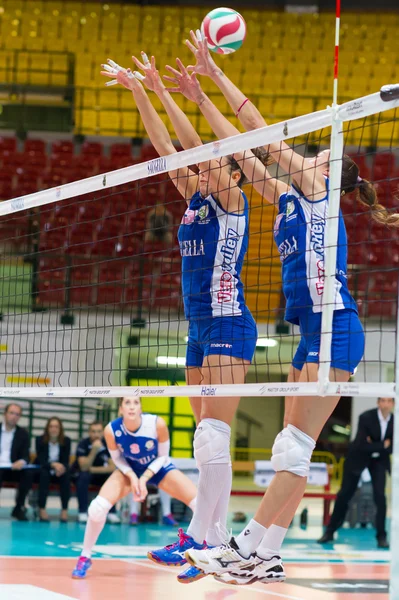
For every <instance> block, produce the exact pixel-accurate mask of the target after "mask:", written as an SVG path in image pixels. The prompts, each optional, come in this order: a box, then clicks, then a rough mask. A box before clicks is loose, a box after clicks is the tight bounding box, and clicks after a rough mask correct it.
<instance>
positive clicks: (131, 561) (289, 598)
mask: <svg viewBox="0 0 399 600" xmlns="http://www.w3.org/2000/svg"><path fill="white" fill-rule="evenodd" d="M121 561H122V562H127V563H129V564H133V565H138V566H139V567H147V568H148V569H155V570H156V571H159V570H161V571H166V572H167V573H172V574H174V575H175V574H177V573H176V569H174V568H173V567H165V566H162V565H159V566H158V565H155V564H154V565H152V564H151V563H150V562H145V561H139V560H135V559H134V558H133V559H129V558H122V559H121ZM221 585H222V584H221ZM226 587H227V586H226ZM239 588H240V586H234V587H233V586H231V589H232V590H236V591H238V589H239ZM244 588H245V591H246V592H256V593H258V594H264V595H266V596H277V597H278V598H285V599H286V600H305V599H304V598H303V597H302V598H300V597H299V596H287V594H280V593H279V592H272V591H271V590H270V591H269V592H268V591H266V590H262V589H260V588H257V587H250V586H249V585H248V586H247V585H246V586H243V588H242V589H244Z"/></svg>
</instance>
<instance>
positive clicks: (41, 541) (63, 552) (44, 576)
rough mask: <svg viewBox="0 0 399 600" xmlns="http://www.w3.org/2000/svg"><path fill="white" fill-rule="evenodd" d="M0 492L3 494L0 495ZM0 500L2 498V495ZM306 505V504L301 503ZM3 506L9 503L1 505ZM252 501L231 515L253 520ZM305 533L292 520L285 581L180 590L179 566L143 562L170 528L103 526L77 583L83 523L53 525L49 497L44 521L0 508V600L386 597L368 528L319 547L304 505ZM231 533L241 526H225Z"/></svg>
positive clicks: (315, 509)
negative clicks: (24, 518) (82, 577)
mask: <svg viewBox="0 0 399 600" xmlns="http://www.w3.org/2000/svg"><path fill="white" fill-rule="evenodd" d="M3 493H4V492H3ZM2 496H3V494H2ZM304 502H305V501H304ZM7 504H8V503H7ZM256 504H257V499H256V498H238V497H233V498H232V501H231V505H230V509H231V511H232V512H233V511H235V510H241V511H242V510H244V511H245V512H246V514H247V516H248V518H249V517H250V516H252V515H253V513H254V510H255V506H256ZM305 505H306V507H307V508H308V509H309V521H308V525H307V527H306V529H303V528H301V527H300V526H299V518H298V517H296V520H295V523H294V525H293V526H292V527H291V528H290V530H289V534H288V537H287V540H286V543H285V545H284V551H283V558H284V562H285V565H286V571H287V582H285V583H284V584H272V585H263V584H259V583H257V584H254V585H252V586H248V587H244V588H243V587H240V588H237V587H235V586H227V585H223V584H220V583H217V582H216V581H214V580H213V578H211V577H207V578H205V579H202V580H201V581H199V582H196V583H193V584H190V587H189V589H188V588H187V586H184V585H181V584H179V583H178V582H177V580H176V574H177V573H178V572H179V570H178V569H174V568H171V567H159V566H157V565H155V564H154V563H152V562H151V561H149V560H148V559H147V558H146V553H147V550H148V549H149V548H154V547H159V546H161V545H165V544H167V543H172V542H173V541H175V540H176V530H175V529H172V528H168V527H164V526H160V525H156V524H141V525H139V526H137V527H130V526H128V525H106V527H105V529H104V531H103V533H102V534H101V537H100V539H99V541H98V544H97V545H96V547H95V552H94V553H93V559H94V561H93V567H92V569H91V570H90V571H89V573H88V576H87V579H86V580H84V581H76V580H73V579H72V578H71V571H72V569H73V567H74V565H75V563H76V559H77V557H78V556H79V554H80V550H81V548H82V540H83V533H84V525H79V524H78V523H77V522H76V521H75V518H76V510H74V509H73V506H72V507H71V508H72V510H71V517H70V522H69V523H67V524H62V523H59V522H58V520H57V519H58V514H59V510H58V507H57V508H55V507H56V506H57V499H51V503H50V509H49V513H50V516H51V518H52V521H51V522H50V523H40V522H34V521H30V522H29V523H19V522H15V521H12V520H11V519H10V518H9V513H10V508H9V506H5V503H4V502H2V506H3V507H2V508H1V509H0V557H1V560H0V598H1V600H111V599H112V600H114V599H117V600H119V599H120V598H123V597H131V596H132V594H134V595H135V596H136V597H137V598H140V600H141V599H144V600H158V599H163V598H165V599H166V598H168V599H169V598H175V599H176V600H183V599H186V596H187V593H189V594H190V600H197V599H198V600H200V599H201V600H202V599H206V600H224V599H225V598H229V599H230V598H231V599H233V598H240V600H241V599H242V600H246V599H248V600H250V599H251V598H254V595H255V594H258V597H259V598H260V597H261V596H264V597H269V598H270V600H273V599H274V600H277V599H280V600H281V599H282V600H284V599H286V600H388V586H389V581H388V580H389V560H390V552H389V551H386V550H377V548H376V543H375V537H374V535H375V534H374V530H373V529H369V528H367V529H353V530H351V529H346V528H343V529H341V531H340V532H339V535H338V537H337V541H336V543H334V544H333V545H330V546H326V547H321V546H319V545H318V544H317V543H316V542H315V540H316V539H317V538H318V537H320V535H321V533H322V527H321V503H320V502H319V501H317V500H316V501H315V500H308V501H307V502H306V504H303V506H305ZM231 526H232V529H233V533H238V532H239V531H240V529H241V527H242V526H241V525H240V524H234V523H233V524H231Z"/></svg>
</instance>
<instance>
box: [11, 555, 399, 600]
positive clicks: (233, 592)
mask: <svg viewBox="0 0 399 600" xmlns="http://www.w3.org/2000/svg"><path fill="white" fill-rule="evenodd" d="M75 562H76V559H71V558H48V557H34V558H30V557H1V559H0V598H1V600H122V599H124V598H126V599H129V600H132V599H133V598H134V599H137V600H158V599H163V598H165V599H169V598H170V599H172V598H173V599H176V600H186V599H187V598H188V597H189V598H190V600H200V599H201V600H224V599H225V598H229V599H231V600H233V599H235V598H237V599H238V598H239V599H240V600H253V599H254V598H259V599H261V598H265V599H266V598H270V600H278V599H280V600H388V578H389V567H388V565H386V564H373V563H369V564H367V563H366V564H348V565H345V564H328V563H327V564H322V563H319V562H318V563H313V564H312V563H306V564H304V563H297V564H296V563H289V564H287V565H286V570H287V575H288V580H287V582H285V583H283V584H272V585H263V584H259V583H257V584H254V585H251V586H246V587H239V588H238V587H236V586H227V585H223V584H220V583H218V582H216V581H214V580H213V578H211V577H208V578H205V579H202V580H201V581H198V582H196V583H192V584H190V585H182V584H180V583H178V582H177V580H176V574H177V573H178V572H179V570H178V569H177V570H176V569H173V568H171V567H158V566H157V565H155V564H154V563H152V562H150V561H148V560H147V559H102V558H99V559H95V560H94V565H93V567H92V569H91V570H90V571H89V573H88V576H87V579H85V580H82V581H76V580H74V579H72V578H71V571H72V569H73V567H74V565H75Z"/></svg>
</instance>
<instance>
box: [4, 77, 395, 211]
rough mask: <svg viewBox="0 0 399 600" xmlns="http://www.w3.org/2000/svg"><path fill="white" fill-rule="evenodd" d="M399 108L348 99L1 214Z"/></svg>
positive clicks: (25, 201)
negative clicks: (336, 122)
mask: <svg viewBox="0 0 399 600" xmlns="http://www.w3.org/2000/svg"><path fill="white" fill-rule="evenodd" d="M395 87H396V86H395ZM398 88H399V85H398ZM396 107H399V98H396V99H395V98H394V99H392V100H388V101H383V100H382V99H381V95H380V93H379V92H378V93H375V94H371V95H369V96H364V97H363V98H358V99H357V100H352V101H350V102H346V103H345V104H342V105H341V106H339V107H338V108H337V109H335V110H334V109H332V108H330V107H327V108H326V109H324V110H321V111H317V112H314V113H309V114H307V115H303V116H301V117H295V118H293V119H289V120H288V121H282V122H280V123H275V124H273V125H268V126H266V127H263V128H261V129H255V130H253V131H248V132H246V133H241V134H238V135H235V136H232V137H229V138H225V139H223V140H220V141H216V142H210V143H208V144H204V145H203V146H199V147H196V148H191V149H189V150H183V151H181V152H176V153H174V154H169V155H167V156H161V157H159V158H156V159H153V160H149V161H147V162H143V163H140V164H138V165H133V166H131V167H125V168H123V169H118V170H115V171H111V172H109V173H105V174H103V173H102V174H100V175H95V176H93V177H88V178H86V179H81V180H79V181H73V182H71V183H66V184H64V185H61V186H59V187H55V188H49V189H47V190H43V191H40V192H35V193H34V194H27V195H26V196H21V197H19V198H13V199H11V200H6V201H4V202H1V203H0V216H5V215H9V214H13V213H17V212H20V211H22V210H26V209H29V208H36V207H39V206H44V205H46V204H51V203H52V202H60V201H61V200H67V199H68V198H75V197H76V196H81V195H83V194H87V193H90V192H98V191H99V190H104V189H107V188H111V187H114V186H118V185H122V184H124V183H131V182H133V181H137V180H139V179H143V178H146V177H152V176H154V175H158V174H161V173H167V172H168V171H173V170H176V169H179V168H183V167H188V166H189V165H192V164H198V163H200V162H203V161H207V160H212V159H214V158H217V157H220V156H227V155H228V154H234V153H235V152H239V151H245V150H249V149H251V148H256V147H258V146H265V145H268V144H270V143H273V142H279V141H283V140H286V139H290V138H294V137H297V136H301V135H304V134H306V133H311V132H313V131H317V130H319V129H323V128H324V127H330V126H331V124H332V121H333V119H334V118H336V119H338V120H341V121H351V120H354V119H359V118H364V117H367V116H369V115H372V114H375V113H379V112H382V111H385V110H390V109H392V108H396Z"/></svg>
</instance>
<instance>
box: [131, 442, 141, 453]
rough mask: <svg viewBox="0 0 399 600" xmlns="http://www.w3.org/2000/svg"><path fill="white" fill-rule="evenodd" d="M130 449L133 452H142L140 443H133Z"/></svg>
mask: <svg viewBox="0 0 399 600" xmlns="http://www.w3.org/2000/svg"><path fill="white" fill-rule="evenodd" d="M129 450H130V452H131V454H140V446H139V445H138V444H131V445H130V448H129Z"/></svg>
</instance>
